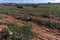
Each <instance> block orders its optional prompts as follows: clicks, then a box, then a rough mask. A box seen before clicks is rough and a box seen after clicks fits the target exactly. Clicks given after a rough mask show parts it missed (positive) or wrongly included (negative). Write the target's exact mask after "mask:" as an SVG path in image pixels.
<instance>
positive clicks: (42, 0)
mask: <svg viewBox="0 0 60 40" xmlns="http://www.w3.org/2000/svg"><path fill="white" fill-rule="evenodd" d="M48 2H51V3H60V0H0V3H48Z"/></svg>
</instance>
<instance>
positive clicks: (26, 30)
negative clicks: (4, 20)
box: [4, 24, 34, 40]
mask: <svg viewBox="0 0 60 40" xmlns="http://www.w3.org/2000/svg"><path fill="white" fill-rule="evenodd" d="M4 31H6V32H8V34H9V35H8V37H7V40H30V39H32V38H33V36H34V33H33V32H32V30H31V27H30V26H29V25H25V26H21V27H20V26H18V25H15V24H8V27H7V28H6V29H5V30H4Z"/></svg>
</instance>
